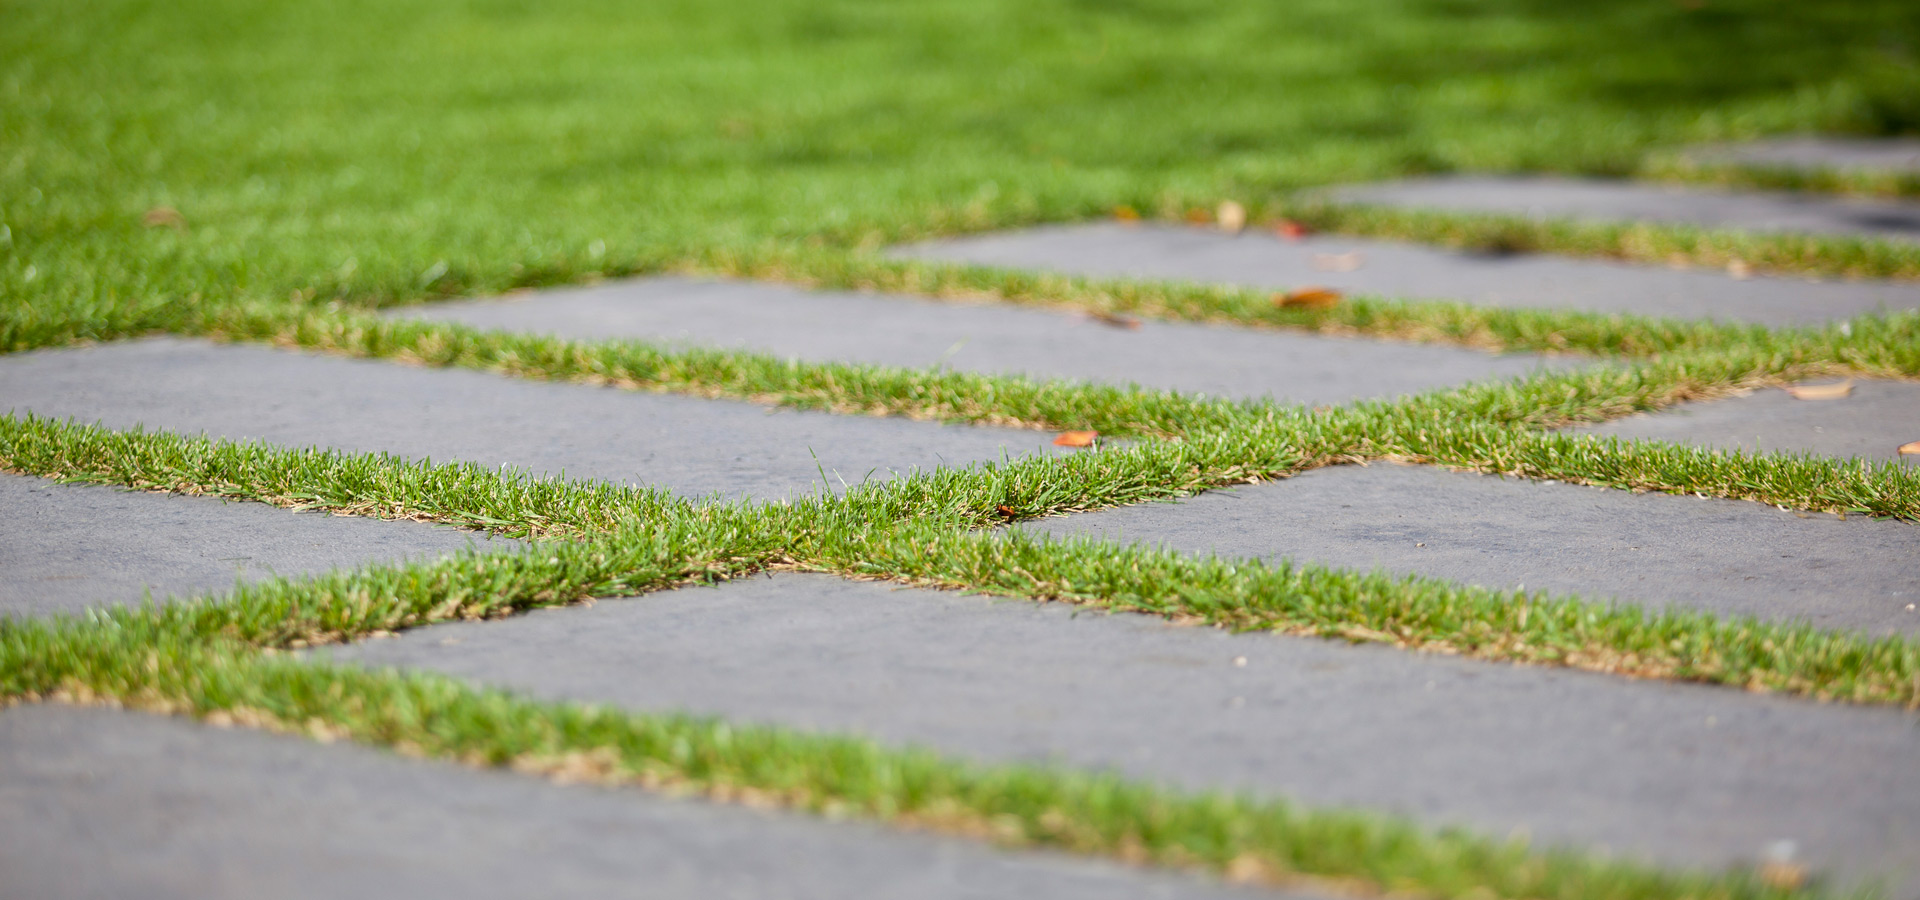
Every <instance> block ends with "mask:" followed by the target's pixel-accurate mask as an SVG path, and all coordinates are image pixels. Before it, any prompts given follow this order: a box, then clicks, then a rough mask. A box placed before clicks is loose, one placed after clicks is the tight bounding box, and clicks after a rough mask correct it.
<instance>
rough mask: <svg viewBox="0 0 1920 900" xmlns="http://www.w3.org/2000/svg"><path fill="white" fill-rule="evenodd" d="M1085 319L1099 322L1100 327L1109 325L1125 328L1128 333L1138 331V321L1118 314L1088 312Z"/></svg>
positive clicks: (1100, 310)
mask: <svg viewBox="0 0 1920 900" xmlns="http://www.w3.org/2000/svg"><path fill="white" fill-rule="evenodd" d="M1087 318H1089V319H1092V320H1094V321H1095V322H1099V323H1100V324H1102V325H1111V326H1113V327H1115V328H1125V329H1127V330H1128V331H1138V330H1139V329H1140V320H1139V319H1136V318H1134V317H1132V316H1126V315H1121V314H1120V313H1117V312H1108V311H1106V310H1104V309H1093V310H1088V311H1087Z"/></svg>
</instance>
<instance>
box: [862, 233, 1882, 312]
mask: <svg viewBox="0 0 1920 900" xmlns="http://www.w3.org/2000/svg"><path fill="white" fill-rule="evenodd" d="M894 254H895V255H896V256H898V257H900V258H905V259H921V260H929V261H939V262H956V263H974V264H978V265H986V266H997V267H1001V268H1010V269H1047V270H1052V271H1056V272H1063V273H1068V274H1073V275H1086V276H1091V277H1099V278H1148V279H1156V280H1161V281H1190V282H1215V283H1223V284H1235V285H1242V286H1246V287H1255V288H1265V289H1275V290H1284V289H1290V288H1297V287H1302V286H1305V285H1324V286H1327V287H1332V288H1336V289H1338V290H1340V291H1344V292H1346V293H1348V294H1353V295H1357V296H1381V297H1397V298H1403V299H1410V300H1455V301H1459V302H1463V303H1471V304H1475V305H1480V306H1494V307H1502V308H1508V309H1546V310H1588V311H1594V312H1608V313H1634V314H1638V315H1643V316H1658V317H1665V318H1676V319H1710V320H1718V321H1726V322H1753V323H1758V324H1761V325H1774V326H1793V325H1818V324H1822V323H1825V322H1829V321H1833V320H1838V319H1849V318H1852V317H1854V316H1858V315H1865V314H1869V313H1875V312H1883V311H1889V310H1908V309H1920V284H1914V283H1911V282H1875V281H1846V282H1836V281H1814V280H1811V279H1806V278H1792V277H1784V276H1783V277H1773V276H1755V277H1750V278H1734V277H1732V276H1731V275H1729V274H1727V273H1725V272H1715V271H1705V270H1675V269H1666V268H1651V267H1646V266H1636V265H1629V264H1627V263H1618V262H1607V261H1602V260H1576V259H1559V258H1554V257H1546V256H1531V255H1524V254H1506V255H1502V254H1488V253H1479V252H1470V251H1461V250H1448V249H1444V248H1436V247H1425V246H1419V245H1415V244H1408V243H1404V242H1400V241H1386V240H1374V239H1369V238H1356V237H1347V236H1344V235H1309V236H1307V237H1304V238H1301V239H1298V240H1291V241H1289V240H1282V239H1280V238H1278V237H1276V236H1275V235H1272V234H1268V233H1266V232H1264V231H1252V230H1250V231H1246V232H1243V233H1241V234H1238V235H1229V234H1223V233H1221V232H1219V231H1217V230H1214V229H1211V228H1191V227H1180V226H1171V225H1152V224H1122V223H1118V222H1103V223H1094V224H1089V225H1060V226H1047V227H1041V228H1031V229H1026V230H1023V231H1015V232H1012V233H1008V234H989V235H980V236H974V237H962V238H953V239H949V240H941V241H932V242H928V243H923V244H916V245H912V246H908V247H902V248H899V249H897V250H895V251H894Z"/></svg>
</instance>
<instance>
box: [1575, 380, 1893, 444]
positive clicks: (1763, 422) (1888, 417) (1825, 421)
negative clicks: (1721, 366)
mask: <svg viewBox="0 0 1920 900" xmlns="http://www.w3.org/2000/svg"><path fill="white" fill-rule="evenodd" d="M1821 383H1830V380H1829V381H1828V382H1821ZM1569 430H1570V431H1579V432H1587V433H1591V434H1597V435H1601V436H1607V437H1623V438H1652V439H1657V440H1662V441H1673V442H1675V443H1684V444H1699V445H1702V446H1707V447H1718V448H1722V449H1727V450H1745V451H1748V452H1750V453H1814V454H1818V455H1821V456H1831V457H1836V458H1842V459H1844V458H1851V457H1858V458H1861V459H1881V460H1886V459H1891V460H1901V461H1905V462H1908V463H1914V462H1916V461H1920V460H1916V458H1915V457H1913V456H1904V457H1903V456H1901V455H1900V452H1899V450H1900V447H1901V445H1903V444H1906V443H1908V442H1910V441H1920V382H1911V381H1856V382H1854V386H1853V392H1852V393H1851V394H1849V395H1848V396H1846V397H1841V398H1837V399H1833V400H1796V399H1794V398H1793V397H1792V396H1790V395H1788V393H1787V392H1786V391H1784V390H1779V389H1774V388H1769V389H1767V390H1762V391H1756V392H1754V393H1751V394H1747V395H1745V396H1741V397H1732V398H1728V399H1723V400H1711V401H1701V402H1698V403H1683V404H1681V405H1679V406H1675V407H1672V408H1671V409H1663V410H1661V411H1659V412H1655V413H1644V414H1641V415H1636V416H1629V417H1627V418H1624V419H1615V420H1613V421H1611V422H1604V423H1602V424H1599V425H1593V426H1585V427H1581V428H1576V429H1569Z"/></svg>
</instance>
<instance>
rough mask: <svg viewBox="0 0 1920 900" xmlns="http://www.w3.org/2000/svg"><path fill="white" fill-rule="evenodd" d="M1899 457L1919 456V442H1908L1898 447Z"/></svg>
mask: <svg viewBox="0 0 1920 900" xmlns="http://www.w3.org/2000/svg"><path fill="white" fill-rule="evenodd" d="M1900 455H1901V456H1920V441H1908V442H1906V443H1904V444H1901V445H1900Z"/></svg>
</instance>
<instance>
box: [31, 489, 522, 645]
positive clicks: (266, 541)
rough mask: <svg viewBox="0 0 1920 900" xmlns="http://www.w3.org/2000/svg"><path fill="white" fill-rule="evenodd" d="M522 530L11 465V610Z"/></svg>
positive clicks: (420, 550) (176, 588)
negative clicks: (98, 482) (205, 493)
mask: <svg viewBox="0 0 1920 900" xmlns="http://www.w3.org/2000/svg"><path fill="white" fill-rule="evenodd" d="M515 546H519V542H517V541H507V540H500V539H492V538H489V537H488V536H487V535H485V534H481V533H478V532H473V531H467V530H465V529H459V528H449V527H443V526H435V525H428V524H424V523H420V522H396V521H382V520H380V519H366V518H358V517H349V516H333V515H328V514H326V513H323V512H294V511H292V510H285V509H275V508H274V507H271V506H268V505H266V504H264V503H243V502H228V501H224V500H220V499H217V498H214V497H183V496H179V495H172V494H148V493H138V492H132V491H125V490H121V489H118V488H112V487H101V486H82V485H66V484H59V483H56V482H52V481H46V480H43V479H39V478H27V477H23V476H20V475H7V474H0V616H6V615H37V614H43V613H53V612H78V611H80V610H83V609H89V608H98V607H105V606H113V605H119V604H134V603H139V602H140V601H141V600H142V599H143V598H144V597H146V596H147V592H148V591H151V592H152V594H153V597H154V599H156V600H164V599H166V598H167V597H168V596H169V595H179V596H191V595H197V594H205V593H211V592H221V591H225V590H227V589H230V588H232V587H233V586H234V584H235V583H236V582H238V581H259V580H261V579H264V578H268V577H271V576H274V575H304V574H311V573H318V572H325V571H328V570H331V569H339V568H350V567H353V566H357V565H362V564H365V563H374V562H382V563H385V562H400V561H403V560H417V559H422V558H426V557H432V556H439V555H442V554H447V553H453V552H457V551H459V550H463V549H465V548H468V547H479V548H481V549H487V550H504V549H508V548H511V547H515Z"/></svg>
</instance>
